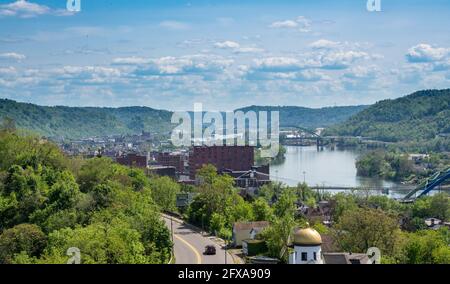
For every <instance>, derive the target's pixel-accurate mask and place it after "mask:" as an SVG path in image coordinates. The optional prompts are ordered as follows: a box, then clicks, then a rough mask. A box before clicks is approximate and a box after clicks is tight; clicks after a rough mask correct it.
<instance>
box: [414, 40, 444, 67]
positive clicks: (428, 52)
mask: <svg viewBox="0 0 450 284" xmlns="http://www.w3.org/2000/svg"><path fill="white" fill-rule="evenodd" d="M449 55H450V48H443V47H434V46H432V45H430V44H426V43H421V44H418V45H416V46H413V47H411V48H410V49H409V50H408V53H407V54H406V58H407V59H408V61H409V62H413V63H416V62H419V63H420V62H435V61H441V60H443V59H445V58H446V57H448V56H449Z"/></svg>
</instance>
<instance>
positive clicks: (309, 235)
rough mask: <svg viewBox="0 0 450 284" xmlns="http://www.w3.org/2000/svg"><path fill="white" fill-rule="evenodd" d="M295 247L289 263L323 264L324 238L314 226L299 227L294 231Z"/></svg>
mask: <svg viewBox="0 0 450 284" xmlns="http://www.w3.org/2000/svg"><path fill="white" fill-rule="evenodd" d="M293 248H294V252H292V253H291V254H290V255H289V264H323V259H322V238H321V237H320V234H319V233H318V232H317V231H316V230H314V229H313V228H309V227H308V228H304V229H298V230H297V231H296V232H295V233H294V241H293Z"/></svg>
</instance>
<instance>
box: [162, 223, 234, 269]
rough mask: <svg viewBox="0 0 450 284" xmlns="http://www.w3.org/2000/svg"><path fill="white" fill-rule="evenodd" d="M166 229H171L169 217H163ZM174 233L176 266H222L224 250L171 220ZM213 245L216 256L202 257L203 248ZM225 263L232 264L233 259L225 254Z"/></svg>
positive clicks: (190, 228)
mask: <svg viewBox="0 0 450 284" xmlns="http://www.w3.org/2000/svg"><path fill="white" fill-rule="evenodd" d="M163 219H164V221H165V222H166V224H167V227H168V228H169V230H170V228H171V224H170V223H171V221H170V216H167V215H163ZM172 227H173V232H174V238H173V242H174V253H175V262H176V264H224V263H225V250H224V249H223V248H222V247H221V246H219V245H218V244H216V243H215V242H213V241H212V240H210V239H209V238H207V237H204V236H202V235H201V234H200V232H198V231H197V230H196V229H195V228H194V227H192V226H190V225H188V224H185V223H183V222H181V220H178V219H175V218H173V219H172ZM207 245H213V246H215V247H216V252H217V253H216V255H203V251H204V250H205V246H207ZM227 263H229V264H232V263H233V258H232V257H231V255H230V254H227Z"/></svg>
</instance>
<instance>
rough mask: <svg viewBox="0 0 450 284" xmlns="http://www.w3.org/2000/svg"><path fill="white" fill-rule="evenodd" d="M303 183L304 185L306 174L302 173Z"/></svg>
mask: <svg viewBox="0 0 450 284" xmlns="http://www.w3.org/2000/svg"><path fill="white" fill-rule="evenodd" d="M303 183H306V172H305V171H303Z"/></svg>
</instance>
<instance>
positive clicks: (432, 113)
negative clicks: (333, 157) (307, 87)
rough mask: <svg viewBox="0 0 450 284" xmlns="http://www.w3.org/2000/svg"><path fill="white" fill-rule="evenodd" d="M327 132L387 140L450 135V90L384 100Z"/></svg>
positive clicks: (421, 138) (420, 92) (397, 140)
mask: <svg viewBox="0 0 450 284" xmlns="http://www.w3.org/2000/svg"><path fill="white" fill-rule="evenodd" d="M326 134H338V135H351V136H364V137H371V138H373V139H376V140H382V141H387V142H399V141H420V140H430V139H433V138H435V137H436V136H438V135H439V136H448V135H449V134H450V89H445V90H424V91H419V92H415V93H413V94H411V95H408V96H405V97H402V98H399V99H395V100H383V101H380V102H378V103H376V104H374V105H372V106H370V107H369V108H367V109H365V110H363V111H361V112H360V113H358V114H356V115H354V116H352V117H351V118H349V119H348V120H346V121H345V122H342V123H340V124H338V125H336V126H333V127H331V128H329V129H327V130H326Z"/></svg>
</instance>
